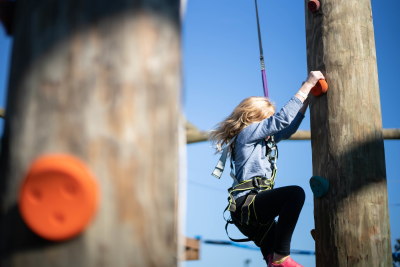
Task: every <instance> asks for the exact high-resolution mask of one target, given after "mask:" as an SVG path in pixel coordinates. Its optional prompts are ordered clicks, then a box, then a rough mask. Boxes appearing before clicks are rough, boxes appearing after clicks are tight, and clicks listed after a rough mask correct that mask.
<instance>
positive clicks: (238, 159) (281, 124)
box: [233, 96, 304, 199]
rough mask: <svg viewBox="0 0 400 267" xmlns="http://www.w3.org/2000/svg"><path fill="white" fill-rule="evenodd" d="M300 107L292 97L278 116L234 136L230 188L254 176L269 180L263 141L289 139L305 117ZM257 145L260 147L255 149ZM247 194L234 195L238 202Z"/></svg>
mask: <svg viewBox="0 0 400 267" xmlns="http://www.w3.org/2000/svg"><path fill="white" fill-rule="evenodd" d="M302 106H303V103H302V102H301V101H300V100H299V99H298V98H297V97H295V96H293V97H292V98H291V99H290V100H289V102H288V103H287V104H286V105H285V106H284V107H283V108H282V109H281V110H280V111H279V112H278V113H276V114H275V115H273V116H271V117H269V118H268V119H265V120H263V121H261V122H259V123H253V124H251V125H249V126H247V127H246V128H244V129H243V130H242V131H241V132H240V133H239V134H238V135H237V138H236V142H235V148H234V150H233V159H234V166H235V172H236V175H235V176H236V179H237V181H234V183H233V186H235V185H237V184H238V182H239V183H240V182H242V181H245V180H249V179H251V178H253V177H264V178H271V175H272V171H271V167H270V163H269V161H268V159H267V157H266V152H267V146H266V142H265V138H266V137H268V136H272V135H274V138H275V142H276V143H278V142H280V141H281V140H285V139H288V138H290V137H291V136H292V135H293V134H294V133H295V132H296V131H297V129H298V128H299V126H300V124H301V122H302V121H303V118H304V115H303V114H301V113H299V110H300V108H301V107H302ZM259 143H260V144H261V145H260V146H257V144H259ZM248 192H249V191H244V192H237V193H236V194H235V193H234V194H233V195H234V198H235V199H237V198H238V197H240V196H243V195H246V194H247V193H248Z"/></svg>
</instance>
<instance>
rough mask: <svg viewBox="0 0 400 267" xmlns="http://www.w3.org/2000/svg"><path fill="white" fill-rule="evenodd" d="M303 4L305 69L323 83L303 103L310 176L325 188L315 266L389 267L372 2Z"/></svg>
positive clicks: (318, 206) (319, 201)
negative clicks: (320, 91) (314, 7)
mask: <svg viewBox="0 0 400 267" xmlns="http://www.w3.org/2000/svg"><path fill="white" fill-rule="evenodd" d="M304 2H305V12H306V16H305V17H306V38H307V63H308V70H309V71H312V70H321V71H322V72H323V73H324V74H325V77H326V78H327V81H328V84H329V89H328V92H327V93H326V94H325V95H323V96H321V97H314V96H311V97H310V107H311V144H312V156H313V174H314V175H319V176H322V177H323V178H325V179H327V180H329V182H330V188H329V192H328V194H327V195H326V196H325V197H323V198H315V197H314V218H315V233H316V242H315V247H316V266H323V267H328V266H335V267H336V266H339V267H344V266H352V267H354V266H392V257H391V251H392V250H391V240H390V225H389V208H388V196H387V182H386V170H385V154H384V144H383V136H382V118H381V105H380V97H379V83H378V71H377V61H376V51H375V40H374V28H373V18H372V11H371V1H370V0H363V1H361V0H349V1H341V0H321V1H320V9H319V10H318V11H316V12H315V13H311V12H310V11H309V9H308V8H307V5H308V2H309V1H308V0H305V1H304ZM314 2H316V1H314Z"/></svg>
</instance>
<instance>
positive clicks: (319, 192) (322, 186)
mask: <svg viewBox="0 0 400 267" xmlns="http://www.w3.org/2000/svg"><path fill="white" fill-rule="evenodd" d="M310 187H311V190H312V192H313V194H314V195H315V196H316V197H323V196H325V195H326V194H327V193H328V189H329V181H328V180H326V179H324V178H322V177H319V176H313V177H311V179H310Z"/></svg>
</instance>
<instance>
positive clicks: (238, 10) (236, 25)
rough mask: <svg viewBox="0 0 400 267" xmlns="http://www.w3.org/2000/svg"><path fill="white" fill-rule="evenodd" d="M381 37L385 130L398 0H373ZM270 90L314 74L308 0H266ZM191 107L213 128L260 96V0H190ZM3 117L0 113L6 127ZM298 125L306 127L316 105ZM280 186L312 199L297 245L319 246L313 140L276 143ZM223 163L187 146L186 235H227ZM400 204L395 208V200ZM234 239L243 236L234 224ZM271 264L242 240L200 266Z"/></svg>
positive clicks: (282, 98) (0, 58) (398, 91)
mask: <svg viewBox="0 0 400 267" xmlns="http://www.w3.org/2000/svg"><path fill="white" fill-rule="evenodd" d="M372 5H373V15H374V27H375V40H376V49H377V58H378V70H379V80H380V95H381V103H382V117H383V126H384V128H400V120H399V118H398V117H395V116H396V115H397V116H398V115H399V110H398V109H397V107H396V106H397V104H398V103H397V101H398V99H399V98H400V87H399V85H398V78H397V77H399V75H398V73H399V72H400V66H399V64H398V62H400V51H399V49H398V48H399V47H400V37H399V34H398V33H399V26H400V16H398V14H397V11H398V10H400V2H399V1H398V0H386V1H378V0H373V1H372ZM259 11H260V16H261V18H260V19H261V27H262V34H263V42H264V54H265V58H266V70H267V76H268V84H269V88H270V96H271V98H272V99H273V100H274V101H275V103H276V105H277V107H278V108H281V107H282V106H283V105H284V104H285V103H286V102H287V101H288V100H289V98H290V97H291V96H292V95H293V94H294V93H295V92H296V91H297V89H298V88H299V86H300V85H301V82H302V81H304V79H305V77H306V75H307V64H306V43H305V25H304V24H305V22H304V7H303V1H294V0H289V1H269V0H259ZM11 43H12V39H11V38H8V37H6V36H5V34H4V30H3V28H1V29H0V107H4V106H5V97H6V87H7V86H6V85H7V79H8V68H9V60H10V54H11ZM183 64H184V85H185V86H184V87H185V92H184V94H185V103H184V104H185V111H186V116H187V118H188V119H189V120H190V121H191V122H192V123H194V124H195V125H197V126H198V127H199V128H200V129H203V130H208V129H210V128H212V127H213V126H214V125H215V124H216V123H218V122H219V121H221V120H222V119H223V118H224V117H226V116H227V115H228V114H229V113H230V112H231V111H232V109H233V108H234V107H235V106H236V105H237V104H238V103H239V102H240V101H241V100H243V99H244V98H246V97H248V96H254V95H262V87H261V75H260V63H259V50H258V40H257V31H256V20H255V9H254V1H253V0H251V1H243V0H231V1H227V0H221V1H215V0H189V3H188V9H187V13H186V18H185V22H184V29H183ZM2 128H3V121H2V120H0V132H2ZM300 128H301V129H307V130H308V129H309V128H310V123H309V111H308V112H307V114H306V118H305V119H304V121H303V124H302V125H301V126H300ZM385 151H386V152H385V153H386V166H387V177H388V190H389V204H390V207H389V208H390V222H391V231H392V245H393V244H394V241H395V238H400V227H399V225H400V205H398V204H400V194H398V191H399V189H400V177H399V176H400V175H399V174H398V171H397V170H396V169H395V166H396V164H398V163H397V162H398V161H399V159H400V157H399V152H398V151H400V141H385ZM279 152H280V154H279V156H280V158H279V162H278V168H279V171H278V176H277V186H278V187H281V186H286V185H299V186H301V187H303V188H304V190H305V191H306V204H305V206H304V208H303V211H302V213H301V215H300V218H299V222H298V225H297V227H296V230H295V233H294V236H293V242H292V248H293V249H303V250H314V241H313V239H312V238H311V235H310V230H311V229H313V228H314V220H313V204H312V203H313V196H312V193H311V190H310V189H309V185H308V181H309V178H310V177H311V176H312V160H311V142H310V141H286V142H282V143H281V144H280V145H279ZM217 160H218V156H214V155H213V150H211V149H210V145H209V144H208V143H200V144H193V145H189V146H188V180H189V182H188V211H187V226H186V227H187V230H186V234H187V236H190V237H195V236H201V237H202V238H203V239H211V240H227V237H226V235H225V231H224V221H223V219H222V211H223V209H224V208H225V206H226V198H227V194H226V189H227V188H228V187H230V184H231V178H230V177H229V172H228V171H226V173H224V175H223V177H222V178H221V180H217V179H215V178H213V177H212V176H211V175H210V174H211V172H212V170H213V168H214V166H215V164H216V162H217ZM396 204H397V205H396ZM230 233H231V235H232V236H234V237H240V234H239V233H238V232H237V231H236V230H235V229H234V227H231V228H230ZM293 258H295V259H296V260H298V261H299V262H300V263H301V264H302V265H305V266H308V267H311V266H315V263H314V261H315V258H314V257H313V256H296V255H294V256H293ZM246 259H251V261H252V262H251V263H250V265H249V266H265V264H264V262H263V260H262V256H261V253H260V252H258V251H251V250H246V249H240V248H235V247H222V246H212V245H203V246H202V247H201V260H199V261H193V262H188V263H187V266H188V267H197V266H203V267H205V266H237V267H239V266H243V265H244V261H245V260H246Z"/></svg>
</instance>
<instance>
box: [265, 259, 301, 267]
mask: <svg viewBox="0 0 400 267" xmlns="http://www.w3.org/2000/svg"><path fill="white" fill-rule="evenodd" d="M271 266H272V267H274V266H275V267H304V266H303V265H300V264H298V263H297V262H295V261H294V260H293V259H292V258H291V257H287V258H286V260H285V261H284V262H283V263H281V264H275V263H272V265H271Z"/></svg>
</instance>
